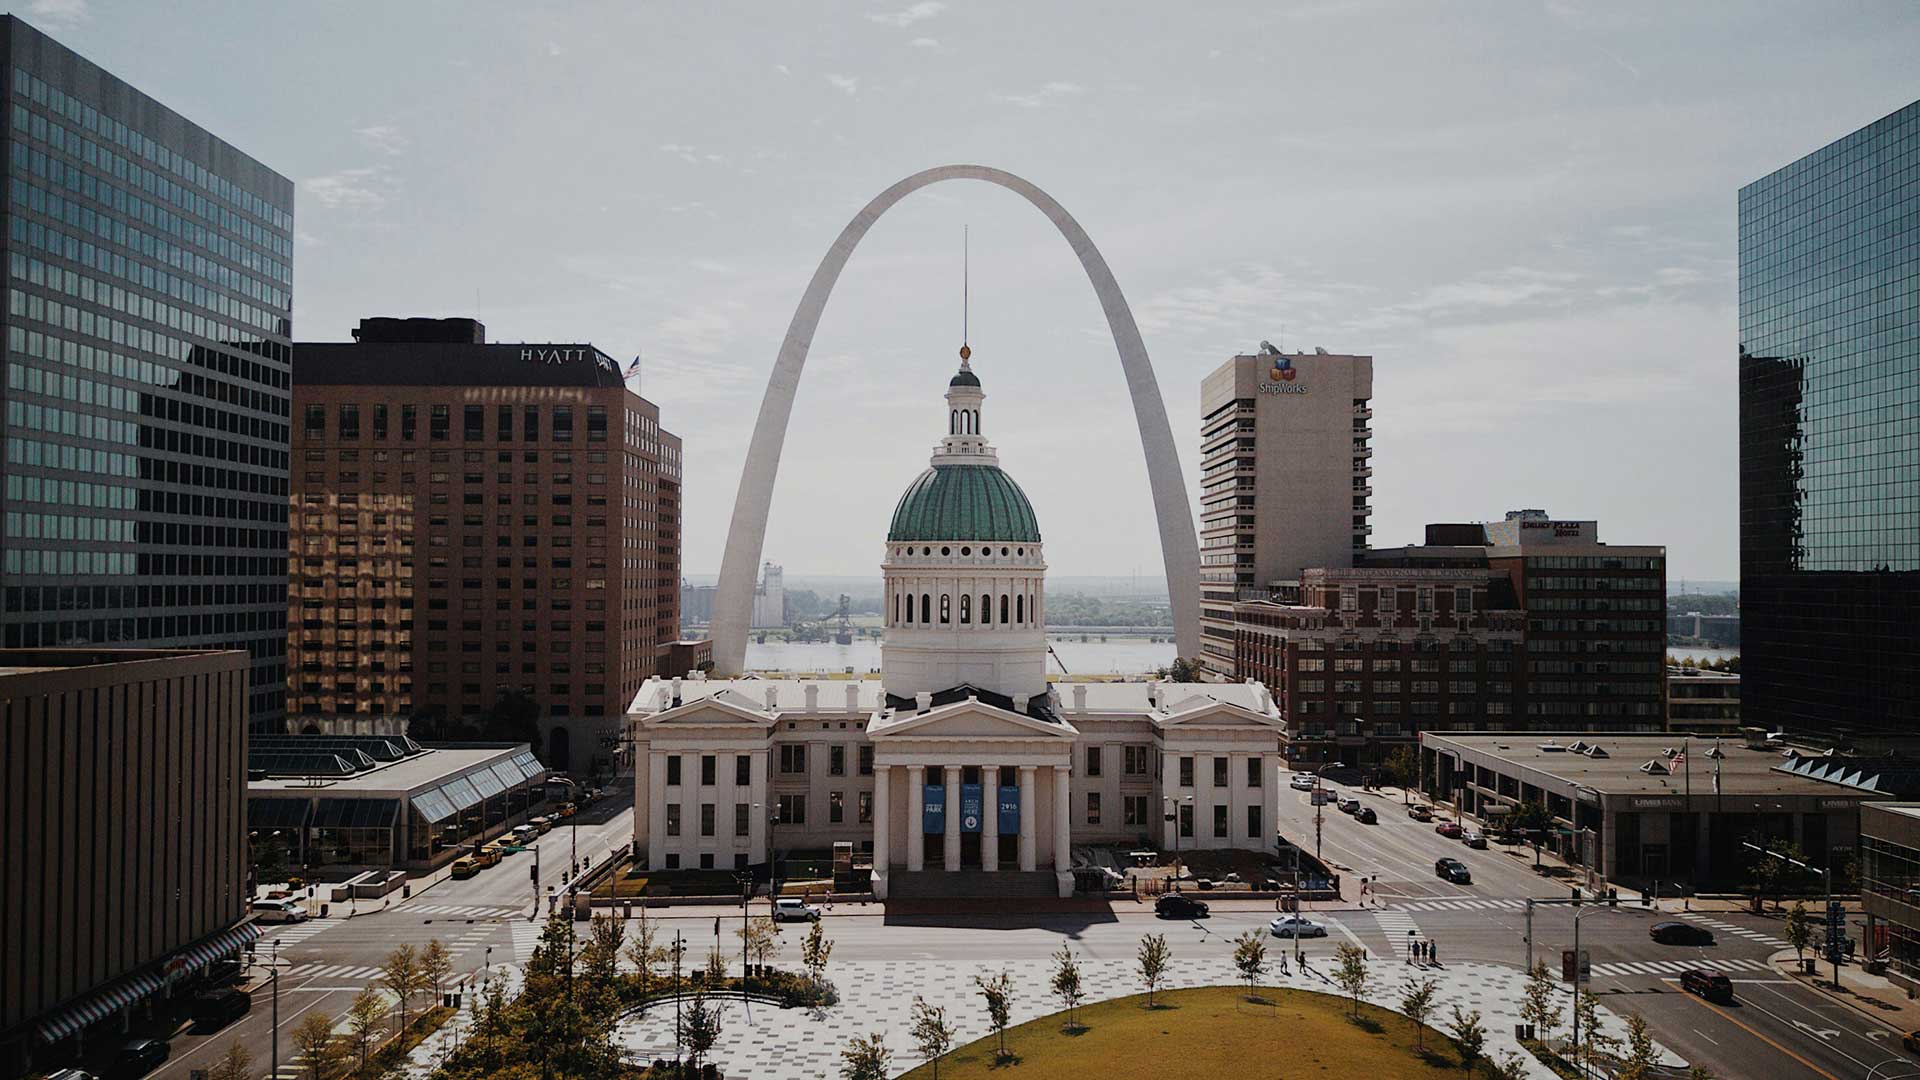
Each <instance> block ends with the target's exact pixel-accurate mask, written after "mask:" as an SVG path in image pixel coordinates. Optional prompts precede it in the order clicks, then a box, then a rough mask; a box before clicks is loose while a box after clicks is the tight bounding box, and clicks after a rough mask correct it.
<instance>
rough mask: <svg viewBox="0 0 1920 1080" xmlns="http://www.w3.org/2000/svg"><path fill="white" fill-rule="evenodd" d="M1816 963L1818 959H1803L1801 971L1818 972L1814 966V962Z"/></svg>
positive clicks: (1809, 973) (1807, 973)
mask: <svg viewBox="0 0 1920 1080" xmlns="http://www.w3.org/2000/svg"><path fill="white" fill-rule="evenodd" d="M1816 963H1818V961H1815V960H1807V959H1802V960H1801V961H1800V973H1801V974H1802V975H1813V974H1816V973H1817V972H1816V969H1815V967H1814V964H1816Z"/></svg>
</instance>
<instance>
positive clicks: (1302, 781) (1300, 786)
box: [1287, 772, 1313, 791]
mask: <svg viewBox="0 0 1920 1080" xmlns="http://www.w3.org/2000/svg"><path fill="white" fill-rule="evenodd" d="M1287 783H1289V784H1291V785H1293V790H1295V791H1312V790H1313V774H1312V773H1303V772H1297V773H1294V774H1293V779H1291V780H1289V781H1287Z"/></svg>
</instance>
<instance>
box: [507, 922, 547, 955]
mask: <svg viewBox="0 0 1920 1080" xmlns="http://www.w3.org/2000/svg"><path fill="white" fill-rule="evenodd" d="M545 927H546V924H545V923H543V922H539V921H536V920H532V919H525V920H521V921H519V922H516V923H514V924H513V959H514V961H515V962H516V963H521V964H524V963H526V962H527V961H529V960H531V959H533V950H534V949H535V948H538V947H539V945H540V931H541V930H543V929H545Z"/></svg>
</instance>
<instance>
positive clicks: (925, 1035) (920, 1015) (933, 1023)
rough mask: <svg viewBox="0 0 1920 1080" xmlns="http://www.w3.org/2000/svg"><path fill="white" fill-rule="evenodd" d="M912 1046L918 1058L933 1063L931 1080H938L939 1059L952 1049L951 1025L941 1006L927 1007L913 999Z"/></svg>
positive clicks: (925, 1002)
mask: <svg viewBox="0 0 1920 1080" xmlns="http://www.w3.org/2000/svg"><path fill="white" fill-rule="evenodd" d="M910 1030H911V1032H912V1034H913V1044H914V1045H915V1046H917V1047H919V1048H920V1056H921V1057H923V1058H925V1059H927V1060H928V1061H931V1062H933V1080H940V1059H941V1058H943V1057H945V1056H946V1055H947V1051H949V1050H951V1049H953V1025H952V1024H950V1023H948V1022H947V1010H946V1009H945V1007H943V1006H939V1005H929V1004H927V1001H926V999H925V998H923V997H920V996H918V995H915V996H914V999H913V1027H912V1028H911V1029H910Z"/></svg>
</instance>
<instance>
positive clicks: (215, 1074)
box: [207, 1043, 253, 1080]
mask: <svg viewBox="0 0 1920 1080" xmlns="http://www.w3.org/2000/svg"><path fill="white" fill-rule="evenodd" d="M207 1080H253V1055H252V1054H251V1053H249V1052H248V1051H247V1048H246V1047H244V1046H241V1045H240V1044H239V1043H234V1044H232V1045H231V1046H228V1047H227V1052H226V1053H224V1054H221V1055H220V1060H219V1061H216V1062H214V1063H213V1068H211V1069H209V1070H207Z"/></svg>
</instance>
